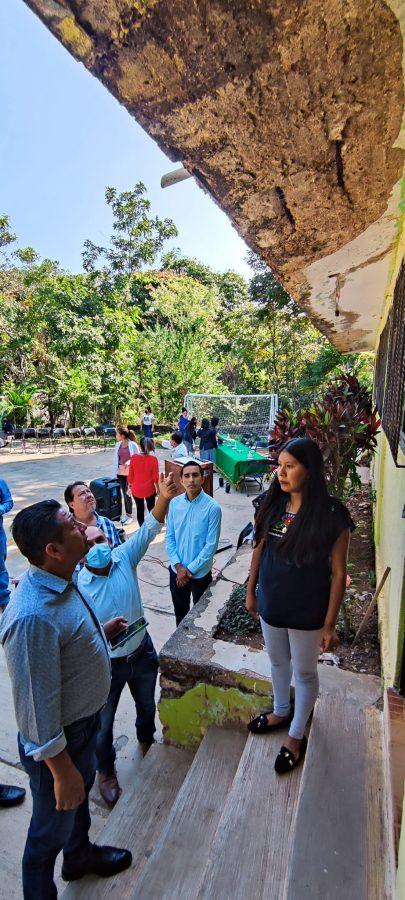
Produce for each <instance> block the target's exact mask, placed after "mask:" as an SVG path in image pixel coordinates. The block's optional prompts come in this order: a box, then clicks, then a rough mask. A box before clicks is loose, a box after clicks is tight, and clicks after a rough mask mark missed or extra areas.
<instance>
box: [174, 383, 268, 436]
mask: <svg viewBox="0 0 405 900" xmlns="http://www.w3.org/2000/svg"><path fill="white" fill-rule="evenodd" d="M184 405H185V406H186V407H187V410H188V413H189V414H190V415H191V416H196V417H197V419H198V421H200V420H201V419H204V418H205V419H211V417H212V416H217V417H218V419H219V426H218V427H219V430H220V431H223V432H226V433H227V434H230V435H232V436H235V437H237V435H245V436H247V437H249V436H251V437H255V438H262V439H264V440H267V434H268V432H269V430H270V429H271V428H273V425H274V417H275V415H276V412H277V409H278V395H277V394H186V396H185V398H184Z"/></svg>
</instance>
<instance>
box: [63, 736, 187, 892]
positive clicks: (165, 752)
mask: <svg viewBox="0 0 405 900" xmlns="http://www.w3.org/2000/svg"><path fill="white" fill-rule="evenodd" d="M192 760H193V754H192V753H191V752H188V751H185V750H178V749H176V748H175V747H169V746H166V745H163V744H154V745H153V746H152V747H151V748H150V750H149V752H148V753H147V755H146V756H145V759H144V760H143V761H142V763H141V765H140V766H139V768H138V770H137V772H136V774H135V775H134V781H133V787H132V790H131V791H127V792H126V793H124V794H123V795H122V796H121V797H120V799H119V801H118V803H117V805H116V806H115V807H114V809H113V810H112V812H111V813H110V815H109V816H108V819H107V823H106V825H105V827H104V828H103V830H102V832H101V833H100V834H99V835H98V837H97V844H109V845H112V846H115V847H126V848H127V849H128V850H131V853H132V855H133V862H132V866H131V868H130V869H127V870H126V871H125V872H120V874H119V875H117V876H115V877H113V878H96V877H95V876H93V875H88V876H86V878H82V879H80V881H76V882H71V884H69V885H68V886H67V887H66V890H65V891H64V892H63V898H64V900H73V898H76V900H78V898H80V900H107V898H110V897H111V895H113V896H114V897H119V898H120V900H127V898H130V897H131V896H132V893H133V890H134V886H135V882H136V880H137V878H138V876H139V875H140V874H141V872H142V870H143V868H144V866H145V864H146V863H147V861H148V858H149V856H150V855H151V853H152V852H153V849H154V847H155V844H156V841H157V839H158V837H159V835H160V832H161V829H162V827H163V824H164V822H165V821H166V819H167V816H168V813H169V811H170V808H171V806H172V804H173V801H174V799H175V797H176V795H177V792H178V790H179V788H180V787H181V784H182V782H183V781H184V778H185V776H186V774H187V771H188V769H189V767H190V765H191V763H192Z"/></svg>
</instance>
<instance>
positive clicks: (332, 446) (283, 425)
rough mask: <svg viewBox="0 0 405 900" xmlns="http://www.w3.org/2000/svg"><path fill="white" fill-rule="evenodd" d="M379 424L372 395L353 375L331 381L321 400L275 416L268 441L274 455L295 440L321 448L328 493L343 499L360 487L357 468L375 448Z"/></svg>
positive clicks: (285, 410)
mask: <svg viewBox="0 0 405 900" xmlns="http://www.w3.org/2000/svg"><path fill="white" fill-rule="evenodd" d="M379 426H380V421H379V419H378V417H377V410H376V409H373V408H372V404H371V395H370V392H369V390H368V389H367V387H366V386H364V385H361V384H360V383H359V380H358V379H357V378H356V377H355V376H354V375H341V376H340V377H339V378H337V379H336V380H335V381H334V382H331V383H330V384H329V385H328V387H327V389H326V391H325V392H324V395H323V397H322V399H321V400H320V401H316V402H315V403H314V404H313V405H312V406H309V407H307V408H301V409H298V410H297V411H294V412H293V411H292V410H291V409H288V408H284V409H282V410H280V411H279V412H278V413H277V416H276V422H275V426H274V429H273V431H272V433H271V441H272V445H273V447H274V451H275V453H276V454H277V452H278V451H279V450H280V449H281V448H282V447H283V446H284V444H285V443H286V441H288V440H290V439H291V438H294V437H304V436H306V437H310V438H312V440H314V441H316V443H317V444H318V446H319V447H320V448H321V450H322V453H323V458H324V462H325V472H326V477H327V480H328V483H329V486H330V489H331V493H332V494H334V495H336V496H338V497H343V496H344V494H345V491H346V488H347V486H348V485H349V486H350V489H351V490H354V489H355V488H357V487H359V486H360V479H359V475H358V472H357V466H358V464H359V462H360V460H361V458H362V457H363V456H364V455H365V454H368V453H372V452H373V451H374V450H375V448H376V446H377V433H378V429H379Z"/></svg>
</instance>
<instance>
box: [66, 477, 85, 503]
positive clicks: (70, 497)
mask: <svg viewBox="0 0 405 900" xmlns="http://www.w3.org/2000/svg"><path fill="white" fill-rule="evenodd" d="M80 484H84V486H85V487H87V484H86V482H85V481H72V484H68V486H67V488H65V493H64V495H63V496H64V498H65V503H66V505H67V506H69V503H71V502H72V500H73V488H75V487H79V485H80Z"/></svg>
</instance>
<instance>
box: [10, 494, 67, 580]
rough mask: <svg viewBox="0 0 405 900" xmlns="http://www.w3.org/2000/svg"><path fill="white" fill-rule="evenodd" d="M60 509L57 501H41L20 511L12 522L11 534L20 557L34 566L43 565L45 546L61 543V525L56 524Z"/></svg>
mask: <svg viewBox="0 0 405 900" xmlns="http://www.w3.org/2000/svg"><path fill="white" fill-rule="evenodd" d="M60 509H62V507H61V505H60V503H58V501H57V500H41V501H40V502H39V503H33V504H32V506H26V507H25V509H22V510H20V512H19V513H17V515H16V516H15V518H14V520H13V524H12V526H11V534H12V535H13V538H14V540H15V542H16V544H17V547H18V549H19V550H20V552H21V553H22V555H23V556H25V557H26V558H27V559H28V561H29V562H30V563H32V564H33V565H34V566H40V565H41V563H43V561H44V558H45V547H46V545H47V544H50V543H52V542H55V543H56V542H57V543H60V544H62V543H63V525H62V524H61V523H60V522H58V512H59V510H60Z"/></svg>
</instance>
